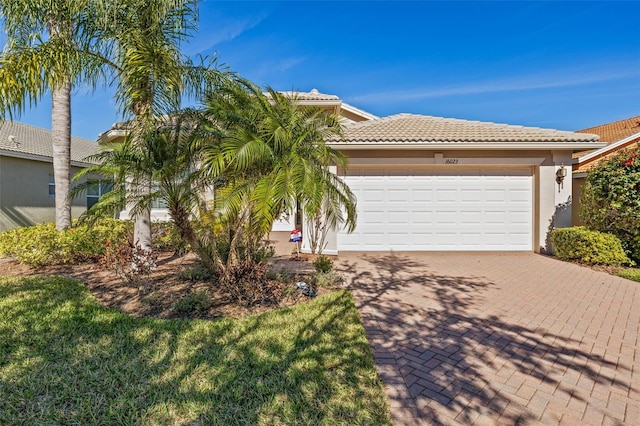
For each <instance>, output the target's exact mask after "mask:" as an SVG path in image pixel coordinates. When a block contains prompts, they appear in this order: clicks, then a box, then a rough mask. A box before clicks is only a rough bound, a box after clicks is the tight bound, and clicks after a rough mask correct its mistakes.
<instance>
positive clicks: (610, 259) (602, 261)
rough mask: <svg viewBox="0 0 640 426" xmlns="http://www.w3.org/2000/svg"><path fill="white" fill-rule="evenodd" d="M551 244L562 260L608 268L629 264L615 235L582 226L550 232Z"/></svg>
mask: <svg viewBox="0 0 640 426" xmlns="http://www.w3.org/2000/svg"><path fill="white" fill-rule="evenodd" d="M551 242H552V243H553V246H554V247H555V250H556V256H557V257H558V258H560V259H563V260H579V261H581V262H585V263H588V264H590V265H596V264H598V265H610V266H618V265H622V264H626V263H629V262H630V260H629V258H628V257H627V255H626V254H625V252H624V249H623V248H622V244H621V243H620V240H619V239H618V238H617V237H616V236H615V235H612V234H606V233H603V232H598V231H591V230H588V229H586V228H585V227H582V226H577V227H573V228H561V229H554V230H553V231H552V232H551Z"/></svg>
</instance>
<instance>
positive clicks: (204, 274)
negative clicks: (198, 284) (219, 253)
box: [179, 264, 212, 281]
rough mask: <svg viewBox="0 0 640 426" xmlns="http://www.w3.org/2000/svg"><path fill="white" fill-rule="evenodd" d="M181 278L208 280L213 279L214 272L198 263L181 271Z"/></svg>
mask: <svg viewBox="0 0 640 426" xmlns="http://www.w3.org/2000/svg"><path fill="white" fill-rule="evenodd" d="M179 276H180V278H182V279H183V280H189V281H207V280H209V279H211V277H212V273H211V271H210V270H209V269H208V268H207V267H206V266H204V265H202V264H198V265H195V266H190V267H188V268H184V269H183V270H182V271H181V272H180V275H179Z"/></svg>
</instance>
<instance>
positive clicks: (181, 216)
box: [170, 207, 225, 274]
mask: <svg viewBox="0 0 640 426" xmlns="http://www.w3.org/2000/svg"><path fill="white" fill-rule="evenodd" d="M170 214H171V218H172V220H173V223H174V224H175V225H176V227H177V228H178V229H179V230H180V236H181V237H182V239H183V240H184V241H185V242H187V243H188V244H189V245H190V246H191V250H193V252H194V253H195V254H196V255H197V256H198V257H199V258H200V261H202V263H203V264H204V266H205V267H206V268H207V269H209V270H210V271H211V272H218V271H220V272H222V273H223V274H224V273H225V265H224V263H223V262H222V261H221V260H220V258H219V257H214V256H215V255H214V256H212V255H211V254H210V253H209V252H208V251H207V250H206V249H205V248H204V247H203V246H202V244H201V243H200V240H199V239H198V236H197V235H196V232H195V230H194V229H193V226H192V225H191V221H190V220H189V212H187V211H186V210H185V209H184V208H180V207H174V208H172V209H170ZM213 250H215V247H213Z"/></svg>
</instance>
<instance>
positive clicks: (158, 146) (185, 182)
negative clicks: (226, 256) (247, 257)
mask: <svg viewBox="0 0 640 426" xmlns="http://www.w3.org/2000/svg"><path fill="white" fill-rule="evenodd" d="M181 116H182V117H186V118H191V117H192V116H191V114H190V113H189V112H187V111H184V112H182V113H181ZM192 121H193V120H192V119H189V120H188V122H192ZM140 143H142V144H143V145H140ZM102 148H103V149H102V150H101V152H99V153H98V154H96V155H94V156H92V157H91V160H92V162H93V163H95V164H96V165H95V166H92V167H88V168H85V169H83V170H82V171H80V172H79V173H78V174H77V175H76V176H75V177H74V179H75V180H77V181H78V184H77V185H76V187H75V188H74V189H73V191H72V194H74V195H77V194H80V193H84V192H86V190H87V189H88V188H90V187H91V186H92V185H96V184H99V181H96V180H95V176H102V177H106V176H111V177H113V179H114V181H113V190H112V191H110V192H108V193H107V194H105V195H104V196H102V197H101V198H100V200H99V201H98V202H97V203H96V204H95V205H94V206H93V207H92V208H91V209H90V210H89V212H88V215H89V216H94V217H99V216H101V215H110V214H112V213H113V211H114V210H119V209H120V208H121V207H122V206H123V200H125V201H124V202H126V204H127V205H128V206H129V208H130V209H131V212H132V213H133V215H134V216H135V215H138V214H140V212H144V211H147V210H149V209H150V207H151V204H152V203H153V202H154V201H156V200H162V201H163V202H164V203H165V205H166V206H167V209H168V211H169V216H170V218H171V220H172V222H173V223H174V224H175V225H176V226H177V228H178V229H179V231H180V235H181V238H182V240H183V241H184V242H186V243H188V244H189V245H190V246H191V249H192V250H193V251H194V252H195V253H196V254H197V255H198V256H199V257H200V258H201V260H202V262H203V263H204V264H205V266H207V267H208V268H209V269H210V270H212V271H215V270H218V269H219V265H217V264H216V263H215V256H212V254H211V252H210V247H209V246H208V245H206V244H203V242H202V240H201V239H200V238H199V236H198V232H197V226H195V225H194V220H193V219H194V218H197V217H199V216H200V213H202V210H201V207H203V206H204V205H203V203H204V202H205V200H204V197H205V195H206V189H207V182H206V181H205V180H204V179H203V177H204V176H203V175H202V173H201V172H200V170H199V169H198V168H197V167H196V165H197V164H198V159H199V151H198V149H197V146H196V145H195V144H194V138H193V129H192V128H191V126H190V125H187V126H186V129H185V128H184V127H183V125H182V119H181V118H180V117H176V118H175V119H174V120H173V122H172V123H171V124H170V125H167V126H164V127H159V128H157V130H156V133H154V134H152V135H150V137H148V138H145V139H143V140H136V141H134V140H133V139H131V138H128V139H126V140H125V141H124V142H122V143H114V144H109V145H105V146H103V147H102ZM83 178H86V180H85V181H84V182H82V180H83ZM149 180H151V181H152V182H153V183H154V185H153V186H152V188H151V190H150V191H149V192H148V193H146V192H145V193H142V192H140V191H136V190H135V188H138V187H140V186H144V185H146V184H147V183H148V182H149Z"/></svg>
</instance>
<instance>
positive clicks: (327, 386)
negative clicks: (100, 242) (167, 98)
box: [0, 255, 390, 425]
mask: <svg viewBox="0 0 640 426" xmlns="http://www.w3.org/2000/svg"><path fill="white" fill-rule="evenodd" d="M0 262H1V263H0V271H1V272H0V275H5V277H0V336H2V339H1V340H0V423H2V424H192V425H196V424H247V425H249V424H251V425H253V424H269V425H271V424H296V425H297V424H331V425H333V424H344V425H347V424H390V420H389V409H388V406H387V404H386V400H385V396H384V392H383V390H382V387H381V384H380V381H379V379H378V376H377V374H376V370H375V367H374V363H373V357H372V354H371V349H370V347H369V343H368V342H367V339H366V337H365V333H364V329H363V327H362V325H361V322H360V318H359V316H358V312H357V310H356V308H355V305H354V303H353V298H352V296H351V295H350V294H349V292H347V291H346V290H335V289H333V290H332V289H320V295H319V296H318V297H317V298H314V299H313V300H310V299H308V298H306V297H304V298H303V297H298V296H289V297H287V298H285V299H283V301H282V303H281V307H280V308H278V309H273V308H274V307H265V306H262V307H259V308H256V307H254V308H247V307H244V306H241V305H239V304H237V303H234V302H232V301H231V300H230V299H229V297H228V296H227V295H225V294H224V292H216V291H215V286H212V285H210V284H207V283H206V282H193V281H190V280H186V279H184V278H181V274H179V273H176V271H179V270H181V268H183V269H184V268H187V267H191V266H194V265H195V264H197V261H196V259H195V258H192V257H189V256H187V257H172V256H170V255H164V256H161V257H160V258H159V261H158V264H159V266H158V268H157V269H156V270H155V271H154V272H153V273H152V274H151V276H150V277H149V282H147V283H145V284H144V285H143V286H142V288H141V286H135V285H132V284H131V283H126V282H123V281H122V280H120V279H118V278H116V277H115V276H114V275H113V274H112V273H110V272H108V271H104V270H99V269H98V268H97V267H96V265H95V264H83V265H76V266H59V267H47V268H40V269H32V268H29V267H26V266H23V265H20V264H17V263H15V262H13V261H8V260H6V259H5V260H2V261H0ZM6 275H11V276H6ZM80 281H82V282H80ZM83 283H86V285H85V284H83ZM199 289H205V290H207V291H209V292H210V294H211V296H212V301H213V304H212V306H210V307H209V308H208V309H207V310H206V311H195V312H191V313H188V314H183V315H178V313H177V312H176V310H175V301H176V300H180V299H181V298H184V297H185V296H187V295H189V294H192V293H193V292H194V291H195V290H199ZM92 295H93V296H94V297H92ZM149 298H152V300H151V301H150V300H149ZM171 301H173V302H171ZM302 302H304V303H302ZM172 307H173V308H172ZM267 310H269V311H270V312H265V311H267ZM181 316H183V317H188V318H190V319H177V318H178V317H181ZM219 317H224V318H219ZM231 317H234V318H231ZM237 317H242V318H237ZM194 318H206V319H207V320H202V319H194Z"/></svg>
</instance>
